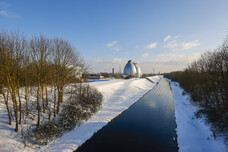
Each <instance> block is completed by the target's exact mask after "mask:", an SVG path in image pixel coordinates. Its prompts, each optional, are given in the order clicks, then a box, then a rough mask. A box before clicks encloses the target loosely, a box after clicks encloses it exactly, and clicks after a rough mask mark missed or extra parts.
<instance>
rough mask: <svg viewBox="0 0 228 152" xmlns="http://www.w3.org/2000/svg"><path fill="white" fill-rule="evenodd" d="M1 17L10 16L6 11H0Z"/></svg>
mask: <svg viewBox="0 0 228 152" xmlns="http://www.w3.org/2000/svg"><path fill="white" fill-rule="evenodd" d="M0 15H2V16H8V13H7V12H6V11H4V10H2V11H0Z"/></svg>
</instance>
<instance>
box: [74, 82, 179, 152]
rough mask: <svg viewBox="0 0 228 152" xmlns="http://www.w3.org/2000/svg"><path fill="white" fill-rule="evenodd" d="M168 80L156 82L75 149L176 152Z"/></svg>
mask: <svg viewBox="0 0 228 152" xmlns="http://www.w3.org/2000/svg"><path fill="white" fill-rule="evenodd" d="M175 129H176V121H175V114H174V105H173V96H172V91H171V89H170V86H169V82H168V81H167V80H166V79H164V78H162V79H161V80H160V81H159V83H158V85H157V86H156V87H154V89H152V90H151V91H149V92H148V93H147V94H146V95H145V96H144V97H143V98H141V99H140V100H139V101H137V102H136V103H135V104H134V105H132V106H131V107H130V108H129V109H128V110H126V111H124V112H123V113H122V114H120V115H119V116H117V117H116V118H115V119H113V120H112V121H111V122H109V123H108V124H107V125H106V126H105V127H103V128H102V129H101V130H99V131H98V132H97V133H95V134H94V135H93V136H92V137H91V138H90V139H89V140H87V141H86V142H85V143H84V144H82V145H81V146H80V147H79V148H78V149H77V150H76V152H153V151H154V152H177V151H178V145H177V143H176V141H177V140H176V139H177V135H176V131H175Z"/></svg>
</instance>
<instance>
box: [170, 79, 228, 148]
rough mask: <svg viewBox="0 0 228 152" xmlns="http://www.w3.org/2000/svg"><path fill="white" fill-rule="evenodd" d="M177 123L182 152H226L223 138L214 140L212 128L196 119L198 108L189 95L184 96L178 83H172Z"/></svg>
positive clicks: (179, 144) (179, 145) (178, 140)
mask: <svg viewBox="0 0 228 152" xmlns="http://www.w3.org/2000/svg"><path fill="white" fill-rule="evenodd" d="M170 84H171V88H172V92H173V99H174V106H175V117H176V122H177V129H176V131H177V136H178V137H177V142H178V147H179V151H180V152H226V151H227V149H226V146H225V144H224V142H223V139H222V138H216V139H214V137H213V135H212V132H211V130H210V127H209V125H208V124H205V122H204V120H203V119H200V118H199V119H198V118H196V117H195V115H194V113H195V112H196V111H197V107H196V106H193V105H192V104H191V103H190V97H189V95H182V93H183V89H181V88H180V87H179V85H178V83H176V82H172V81H170Z"/></svg>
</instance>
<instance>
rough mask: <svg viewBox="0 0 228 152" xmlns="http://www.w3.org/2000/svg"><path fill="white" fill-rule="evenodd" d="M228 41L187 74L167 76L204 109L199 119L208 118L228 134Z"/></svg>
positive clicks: (181, 72) (191, 66) (203, 58)
mask: <svg viewBox="0 0 228 152" xmlns="http://www.w3.org/2000/svg"><path fill="white" fill-rule="evenodd" d="M227 70H228V38H227V39H226V40H225V41H224V43H223V44H222V45H221V46H219V47H218V48H217V49H215V50H213V51H208V52H206V53H203V54H201V57H200V58H199V59H198V60H197V61H195V62H193V63H192V64H190V65H189V66H187V67H186V69H185V70H184V71H178V72H171V73H168V74H165V76H166V77H168V78H170V79H172V80H174V81H177V82H179V83H180V86H181V87H182V88H183V89H184V90H185V91H186V92H188V93H189V94H190V95H191V97H192V99H193V101H194V102H198V103H200V105H201V108H202V109H201V110H200V111H199V112H198V113H197V114H198V115H200V114H202V113H204V114H206V116H207V118H208V120H209V122H212V124H213V128H214V129H215V130H217V131H219V132H226V133H227V131H228V71H227Z"/></svg>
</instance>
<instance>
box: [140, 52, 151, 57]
mask: <svg viewBox="0 0 228 152" xmlns="http://www.w3.org/2000/svg"><path fill="white" fill-rule="evenodd" d="M148 56H149V54H148V53H143V54H142V55H141V58H146V57H148Z"/></svg>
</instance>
